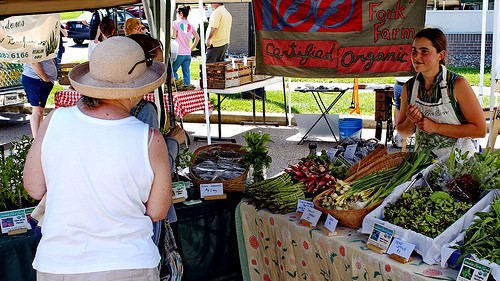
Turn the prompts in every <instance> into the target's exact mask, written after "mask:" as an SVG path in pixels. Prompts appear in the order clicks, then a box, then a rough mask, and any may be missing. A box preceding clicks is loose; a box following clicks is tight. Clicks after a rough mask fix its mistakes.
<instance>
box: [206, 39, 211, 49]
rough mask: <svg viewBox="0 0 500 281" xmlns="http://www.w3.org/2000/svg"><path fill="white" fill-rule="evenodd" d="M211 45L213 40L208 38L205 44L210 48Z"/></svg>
mask: <svg viewBox="0 0 500 281" xmlns="http://www.w3.org/2000/svg"><path fill="white" fill-rule="evenodd" d="M210 45H212V40H210V39H207V41H206V42H205V46H206V47H207V48H209V47H210Z"/></svg>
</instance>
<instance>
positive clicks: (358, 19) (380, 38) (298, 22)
mask: <svg viewBox="0 0 500 281" xmlns="http://www.w3.org/2000/svg"><path fill="white" fill-rule="evenodd" d="M253 7H254V15H255V30H256V31H255V33H256V41H257V44H256V45H257V47H256V64H257V66H256V74H264V75H274V76H286V77H382V76H405V75H411V74H413V72H412V65H411V58H410V55H411V44H412V42H413V38H414V37H415V34H416V33H417V32H418V31H419V30H420V29H422V28H423V27H424V23H425V12H426V1H421V0H397V1H380V0H376V1H369V0H254V1H253Z"/></svg>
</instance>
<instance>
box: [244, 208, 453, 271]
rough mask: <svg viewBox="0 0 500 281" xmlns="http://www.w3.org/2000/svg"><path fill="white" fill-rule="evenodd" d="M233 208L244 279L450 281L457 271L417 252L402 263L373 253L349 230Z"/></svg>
mask: <svg viewBox="0 0 500 281" xmlns="http://www.w3.org/2000/svg"><path fill="white" fill-rule="evenodd" d="M239 207H240V208H239V210H240V214H241V220H242V221H241V225H242V231H243V239H240V241H241V240H243V241H244V244H245V245H244V248H245V249H246V257H247V262H246V263H244V262H243V260H244V259H242V269H243V272H244V276H245V272H246V273H247V276H246V277H247V278H249V280H273V281H276V280H385V281H388V280H393V281H395V280H403V281H406V280H408V281H409V280H433V279H432V278H434V277H437V278H439V279H440V280H455V279H456V277H457V274H458V271H455V270H452V269H443V268H441V267H440V266H437V265H434V266H430V265H427V264H425V263H423V262H422V260H421V258H420V257H419V256H413V257H412V261H411V262H410V263H407V264H402V263H399V262H397V261H395V260H392V259H390V258H389V256H388V255H385V254H378V253H375V252H373V251H371V250H369V249H368V248H367V247H366V243H365V242H366V240H367V239H368V236H367V235H363V234H361V233H358V232H357V231H356V230H353V229H349V228H343V227H337V232H338V234H337V235H336V236H330V237H329V236H328V235H326V234H325V233H323V232H322V231H321V230H319V228H316V229H311V228H308V227H306V226H304V225H302V224H301V223H300V218H299V217H298V216H297V215H296V214H294V213H290V214H286V215H279V214H272V213H270V212H269V211H267V210H259V211H257V210H256V209H255V208H254V206H253V205H249V204H248V203H246V202H245V201H243V202H242V203H241V204H240V206H239ZM240 246H241V245H240ZM246 267H247V268H248V270H246V269H247V268H246Z"/></svg>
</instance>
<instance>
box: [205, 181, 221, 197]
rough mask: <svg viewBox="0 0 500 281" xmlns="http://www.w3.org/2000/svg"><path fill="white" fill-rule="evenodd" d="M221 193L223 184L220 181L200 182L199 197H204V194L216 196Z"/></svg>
mask: <svg viewBox="0 0 500 281" xmlns="http://www.w3.org/2000/svg"><path fill="white" fill-rule="evenodd" d="M223 194H224V184H223V183H221V182H219V183H204V184H200V197H201V198H205V196H217V195H223Z"/></svg>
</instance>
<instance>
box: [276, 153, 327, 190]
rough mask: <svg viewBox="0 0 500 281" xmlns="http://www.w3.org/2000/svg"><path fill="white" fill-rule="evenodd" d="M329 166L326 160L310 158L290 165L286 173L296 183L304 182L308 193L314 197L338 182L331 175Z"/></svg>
mask: <svg viewBox="0 0 500 281" xmlns="http://www.w3.org/2000/svg"><path fill="white" fill-rule="evenodd" d="M329 165H330V163H329V161H327V160H325V159H322V158H320V157H311V156H309V157H307V158H302V159H300V161H299V163H297V164H295V165H289V166H288V168H286V169H285V172H287V173H288V174H290V175H291V176H292V180H293V181H294V182H303V183H304V185H305V186H306V192H307V193H309V194H311V195H313V196H314V195H317V194H318V193H320V192H322V191H324V190H326V189H329V188H331V187H333V186H335V182H336V181H337V180H336V179H335V177H334V176H332V175H331V174H330V167H329Z"/></svg>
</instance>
